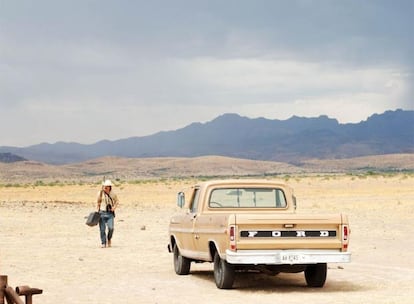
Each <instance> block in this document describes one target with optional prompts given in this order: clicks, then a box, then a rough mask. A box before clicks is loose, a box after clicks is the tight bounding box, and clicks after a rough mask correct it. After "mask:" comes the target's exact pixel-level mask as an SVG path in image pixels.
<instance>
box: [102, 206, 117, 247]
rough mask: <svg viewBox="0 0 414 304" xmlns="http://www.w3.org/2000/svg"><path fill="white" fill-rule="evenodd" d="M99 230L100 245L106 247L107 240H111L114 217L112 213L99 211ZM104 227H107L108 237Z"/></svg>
mask: <svg viewBox="0 0 414 304" xmlns="http://www.w3.org/2000/svg"><path fill="white" fill-rule="evenodd" d="M100 214H101V219H100V220H99V230H100V232H101V243H102V245H106V241H107V240H111V239H112V234H113V233H114V215H113V213H112V212H106V211H100ZM106 226H108V236H106Z"/></svg>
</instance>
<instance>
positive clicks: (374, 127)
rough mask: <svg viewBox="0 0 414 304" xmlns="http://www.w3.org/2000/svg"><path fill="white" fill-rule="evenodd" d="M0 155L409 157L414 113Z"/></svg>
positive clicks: (232, 119)
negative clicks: (357, 120) (401, 154)
mask: <svg viewBox="0 0 414 304" xmlns="http://www.w3.org/2000/svg"><path fill="white" fill-rule="evenodd" d="M0 153H10V154H13V155H18V156H19V157H22V158H25V159H29V160H35V161H39V162H44V163H48V164H68V163H76V162H82V161H85V160H89V159H94V158H98V157H103V156H118V157H131V158H142V157H197V156H204V155H220V156H227V157H235V158H245V159H252V160H269V161H281V162H288V163H292V164H294V163H300V162H301V161H302V160H305V159H341V158H351V157H358V156H368V155H382V154H391V153H414V111H406V110H401V109H398V110H395V111H386V112H384V113H382V114H374V115H372V116H370V117H369V118H368V119H367V120H366V121H361V122H359V123H347V124H341V123H339V122H338V121H337V120H336V119H332V118H329V117H327V116H325V115H322V116H319V117H315V118H305V117H297V116H293V117H291V118H289V119H287V120H270V119H265V118H254V119H251V118H247V117H242V116H240V115H238V114H223V115H221V116H219V117H217V118H215V119H213V120H211V121H209V122H206V123H199V122H196V123H192V124H190V125H188V126H186V127H184V128H181V129H178V130H174V131H162V132H158V133H155V134H153V135H149V136H142V137H130V138H125V139H119V140H114V141H109V140H102V141H99V142H97V143H94V144H79V143H68V142H57V143H54V144H49V143H41V144H38V145H32V146H28V147H8V146H2V147H0ZM9 156H10V155H9Z"/></svg>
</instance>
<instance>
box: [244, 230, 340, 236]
mask: <svg viewBox="0 0 414 304" xmlns="http://www.w3.org/2000/svg"><path fill="white" fill-rule="evenodd" d="M240 237H248V238H270V237H273V238H278V237H290V238H292V237H336V231H335V230H289V231H286V230H243V231H241V232H240Z"/></svg>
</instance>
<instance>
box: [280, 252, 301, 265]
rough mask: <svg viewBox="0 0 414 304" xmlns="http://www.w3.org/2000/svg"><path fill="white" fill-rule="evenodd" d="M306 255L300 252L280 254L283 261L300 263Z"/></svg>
mask: <svg viewBox="0 0 414 304" xmlns="http://www.w3.org/2000/svg"><path fill="white" fill-rule="evenodd" d="M303 259H304V257H303V255H302V254H298V253H282V254H281V255H280V261H281V262H282V263H292V264H295V263H299V262H301V261H303Z"/></svg>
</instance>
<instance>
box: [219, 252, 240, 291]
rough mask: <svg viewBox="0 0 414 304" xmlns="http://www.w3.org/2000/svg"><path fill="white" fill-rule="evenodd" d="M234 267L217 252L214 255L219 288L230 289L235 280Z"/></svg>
mask: <svg viewBox="0 0 414 304" xmlns="http://www.w3.org/2000/svg"><path fill="white" fill-rule="evenodd" d="M234 276H235V273H234V267H233V266H232V265H230V264H229V263H227V262H226V261H225V260H223V259H221V258H220V256H219V254H218V253H217V252H216V254H215V255H214V280H215V282H216V286H217V288H220V289H230V288H231V287H232V286H233V282H234Z"/></svg>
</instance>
